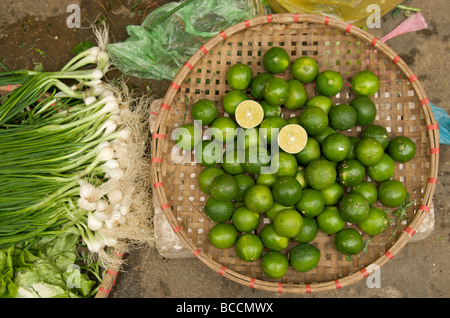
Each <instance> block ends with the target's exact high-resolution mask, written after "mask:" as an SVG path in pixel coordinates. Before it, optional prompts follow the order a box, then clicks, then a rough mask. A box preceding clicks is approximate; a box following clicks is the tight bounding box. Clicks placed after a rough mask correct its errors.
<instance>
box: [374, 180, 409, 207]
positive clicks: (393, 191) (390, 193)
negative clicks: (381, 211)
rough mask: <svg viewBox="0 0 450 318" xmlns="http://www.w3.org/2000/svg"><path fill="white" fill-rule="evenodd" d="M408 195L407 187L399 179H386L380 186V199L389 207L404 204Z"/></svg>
mask: <svg viewBox="0 0 450 318" xmlns="http://www.w3.org/2000/svg"><path fill="white" fill-rule="evenodd" d="M406 197H407V192H406V188H405V186H404V185H403V183H401V182H400V181H398V180H394V179H392V180H386V181H383V182H381V183H380V185H379V186H378V199H379V200H380V202H381V203H383V204H384V205H385V206H387V207H390V208H396V207H398V206H400V205H402V203H403V202H405V200H406Z"/></svg>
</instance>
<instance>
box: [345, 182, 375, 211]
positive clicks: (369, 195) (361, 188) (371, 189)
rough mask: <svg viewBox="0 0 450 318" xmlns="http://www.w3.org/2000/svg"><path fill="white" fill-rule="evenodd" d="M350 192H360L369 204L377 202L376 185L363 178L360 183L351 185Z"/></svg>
mask: <svg viewBox="0 0 450 318" xmlns="http://www.w3.org/2000/svg"><path fill="white" fill-rule="evenodd" d="M351 192H353V193H358V194H361V195H362V196H363V197H365V198H366V199H367V201H368V202H369V205H372V204H374V203H375V202H377V199H378V190H377V187H376V186H375V185H374V184H373V183H372V182H370V181H367V180H364V181H363V182H361V183H360V184H358V185H356V186H354V187H352V190H351Z"/></svg>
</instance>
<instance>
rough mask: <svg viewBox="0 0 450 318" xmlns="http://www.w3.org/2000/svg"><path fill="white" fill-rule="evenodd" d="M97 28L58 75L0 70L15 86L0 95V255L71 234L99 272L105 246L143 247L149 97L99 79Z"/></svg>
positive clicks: (101, 52)
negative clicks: (89, 44)
mask: <svg viewBox="0 0 450 318" xmlns="http://www.w3.org/2000/svg"><path fill="white" fill-rule="evenodd" d="M96 32H97V37H98V42H99V45H98V46H96V47H93V48H90V49H89V50H86V51H84V52H82V53H80V54H78V55H77V56H75V57H74V58H73V59H72V60H70V61H69V62H68V63H67V64H66V65H65V66H64V67H63V68H62V69H61V70H60V71H56V72H36V71H27V70H21V71H9V72H5V73H0V86H2V85H8V84H11V83H20V84H21V85H20V86H19V87H18V88H16V89H15V90H13V91H12V92H10V93H8V94H7V95H5V96H3V98H2V99H0V249H4V248H8V247H10V246H13V245H19V244H29V243H30V242H33V241H37V240H39V239H40V238H43V237H49V236H60V235H63V234H64V233H67V232H71V233H77V234H78V235H79V236H80V238H81V239H82V241H83V242H84V243H85V244H86V245H87V247H88V249H89V251H90V252H91V253H92V254H93V255H95V256H96V257H99V258H100V260H101V261H103V264H104V266H108V264H110V263H111V262H113V261H114V260H115V259H116V258H114V257H112V256H111V253H110V252H109V251H110V250H111V249H110V248H116V249H120V250H122V251H127V250H128V248H129V246H130V245H133V244H134V243H137V244H138V245H142V243H143V242H145V243H146V244H152V240H153V235H152V228H151V224H152V222H151V221H152V220H151V207H152V204H151V196H150V195H149V193H148V190H149V189H150V187H149V184H148V182H149V181H148V180H149V177H150V172H149V171H150V169H149V164H148V162H149V160H148V158H147V155H146V147H147V139H148V138H147V129H148V127H147V126H146V122H147V120H145V119H146V115H147V111H148V109H147V108H148V105H149V100H148V98H141V99H131V98H130V96H129V93H128V90H127V88H126V85H125V84H124V83H121V84H120V85H117V84H111V83H107V82H106V81H105V80H104V75H105V73H106V72H107V71H108V69H109V66H110V61H109V56H108V54H107V51H106V49H105V47H106V45H105V44H106V42H107V39H105V35H106V34H107V33H106V32H102V33H100V32H99V31H96ZM90 66H91V68H90V69H87V68H89V67H90ZM92 66H93V67H92Z"/></svg>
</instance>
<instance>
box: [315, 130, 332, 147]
mask: <svg viewBox="0 0 450 318" xmlns="http://www.w3.org/2000/svg"><path fill="white" fill-rule="evenodd" d="M335 132H337V131H336V129H334V128H333V127H331V126H327V127H326V128H325V129H324V130H323V131H322V132H321V133H319V134H317V135H314V139H315V140H317V142H318V143H319V145H322V144H323V142H324V140H325V138H327V137H328V136H329V135H331V134H334V133H335Z"/></svg>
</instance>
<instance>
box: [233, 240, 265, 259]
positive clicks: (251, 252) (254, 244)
mask: <svg viewBox="0 0 450 318" xmlns="http://www.w3.org/2000/svg"><path fill="white" fill-rule="evenodd" d="M234 249H235V251H236V255H237V256H238V257H239V258H240V259H241V260H243V261H244V262H254V261H256V260H257V259H259V258H260V257H261V255H262V252H263V249H264V246H263V243H262V241H261V239H260V237H259V236H258V235H256V234H253V233H245V234H243V235H241V236H239V237H238V239H237V240H236V243H235V244H234Z"/></svg>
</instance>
